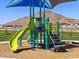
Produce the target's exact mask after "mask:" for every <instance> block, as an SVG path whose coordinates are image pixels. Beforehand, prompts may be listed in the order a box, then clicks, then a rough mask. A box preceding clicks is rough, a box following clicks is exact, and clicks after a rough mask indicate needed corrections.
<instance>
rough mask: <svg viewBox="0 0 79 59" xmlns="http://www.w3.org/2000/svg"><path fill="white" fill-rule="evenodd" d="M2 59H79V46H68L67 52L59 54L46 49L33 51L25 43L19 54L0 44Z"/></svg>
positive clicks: (6, 45)
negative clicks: (4, 58)
mask: <svg viewBox="0 0 79 59" xmlns="http://www.w3.org/2000/svg"><path fill="white" fill-rule="evenodd" d="M19 49H20V48H19ZM0 57H7V58H16V59H79V44H77V45H70V46H68V48H67V52H57V53H55V52H51V51H50V50H44V49H36V50H35V51H33V50H31V49H30V45H29V44H28V43H27V42H25V43H23V47H22V50H20V51H19V52H18V53H13V52H12V51H11V50H10V49H9V46H8V44H0Z"/></svg>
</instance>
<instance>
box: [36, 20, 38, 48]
mask: <svg viewBox="0 0 79 59" xmlns="http://www.w3.org/2000/svg"><path fill="white" fill-rule="evenodd" d="M37 20H38V19H36V48H38V21H37Z"/></svg>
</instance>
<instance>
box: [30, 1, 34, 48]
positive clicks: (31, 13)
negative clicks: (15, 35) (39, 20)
mask: <svg viewBox="0 0 79 59" xmlns="http://www.w3.org/2000/svg"><path fill="white" fill-rule="evenodd" d="M31 20H34V0H32V1H31V3H30V21H31ZM33 41H34V38H33V29H32V30H31V31H30V44H31V47H32V48H33V47H34V46H33V44H34V42H33Z"/></svg>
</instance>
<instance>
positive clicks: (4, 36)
mask: <svg viewBox="0 0 79 59" xmlns="http://www.w3.org/2000/svg"><path fill="white" fill-rule="evenodd" d="M15 33H16V31H9V30H8V31H6V30H0V41H9V40H10V38H11V37H12V36H13V35H14V34H15ZM62 34H63V35H62V38H63V40H79V32H63V33H62ZM29 35H30V32H29V31H28V32H26V34H25V35H24V37H23V40H24V39H25V40H26V39H27V37H28V36H29Z"/></svg>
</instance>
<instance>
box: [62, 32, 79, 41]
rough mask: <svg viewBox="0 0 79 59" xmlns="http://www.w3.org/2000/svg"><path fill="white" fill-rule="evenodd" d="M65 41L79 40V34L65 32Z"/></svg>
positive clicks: (63, 37)
mask: <svg viewBox="0 0 79 59" xmlns="http://www.w3.org/2000/svg"><path fill="white" fill-rule="evenodd" d="M62 34H63V35H62V39H63V40H79V32H63V33H62Z"/></svg>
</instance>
